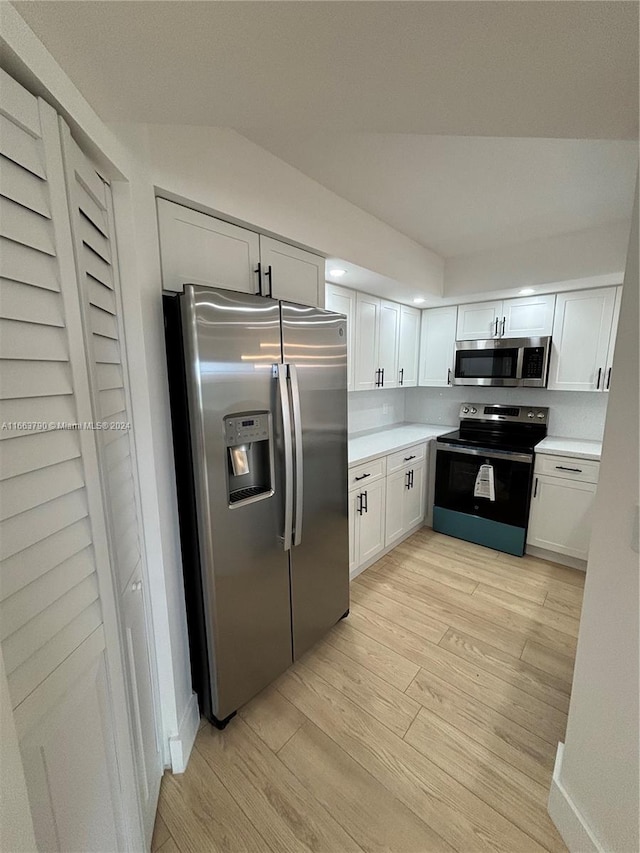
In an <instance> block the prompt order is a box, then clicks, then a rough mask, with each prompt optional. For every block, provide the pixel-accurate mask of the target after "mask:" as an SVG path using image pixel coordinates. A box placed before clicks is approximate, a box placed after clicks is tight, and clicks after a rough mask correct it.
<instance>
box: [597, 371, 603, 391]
mask: <svg viewBox="0 0 640 853" xmlns="http://www.w3.org/2000/svg"><path fill="white" fill-rule="evenodd" d="M601 376H602V368H601V367H599V368H598V380H597V382H596V391H597V390H598V389H599V388H600V377H601Z"/></svg>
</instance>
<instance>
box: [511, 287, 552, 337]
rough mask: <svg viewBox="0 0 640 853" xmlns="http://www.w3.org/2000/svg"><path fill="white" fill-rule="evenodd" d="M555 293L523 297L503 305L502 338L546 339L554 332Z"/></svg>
mask: <svg viewBox="0 0 640 853" xmlns="http://www.w3.org/2000/svg"><path fill="white" fill-rule="evenodd" d="M555 306H556V296H555V293H552V294H548V295H546V296H522V297H520V298H518V299H505V301H504V302H503V303H502V318H501V320H500V324H499V325H500V328H499V332H500V336H501V337H503V338H544V337H547V335H550V334H551V332H552V331H553V312H554V309H555Z"/></svg>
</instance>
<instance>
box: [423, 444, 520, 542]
mask: <svg viewBox="0 0 640 853" xmlns="http://www.w3.org/2000/svg"><path fill="white" fill-rule="evenodd" d="M481 465H492V466H493V478H494V484H495V500H493V501H492V500H490V499H489V498H481V497H475V496H474V490H475V485H476V478H477V476H478V472H479V470H480V466H481ZM531 470H532V466H531V463H530V462H523V461H513V460H510V459H494V458H491V457H490V456H471V455H469V454H467V453H456V452H455V451H449V450H438V452H437V455H436V493H435V504H436V506H440V507H443V508H444V509H451V510H455V511H456V512H463V513H466V514H468V515H477V516H479V517H480V518H487V519H490V520H491V521H500V522H502V523H503V524H511V525H513V526H514V527H526V526H527V519H528V515H529V492H530V488H531Z"/></svg>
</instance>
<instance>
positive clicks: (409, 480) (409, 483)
mask: <svg viewBox="0 0 640 853" xmlns="http://www.w3.org/2000/svg"><path fill="white" fill-rule="evenodd" d="M405 477H406V478H407V482H406V483H405V484H404V487H405V489H410V488H411V472H410V471H407V473H406V474H405Z"/></svg>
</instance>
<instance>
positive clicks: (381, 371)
mask: <svg viewBox="0 0 640 853" xmlns="http://www.w3.org/2000/svg"><path fill="white" fill-rule="evenodd" d="M380 387H381V388H384V367H382V368H381V369H380Z"/></svg>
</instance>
